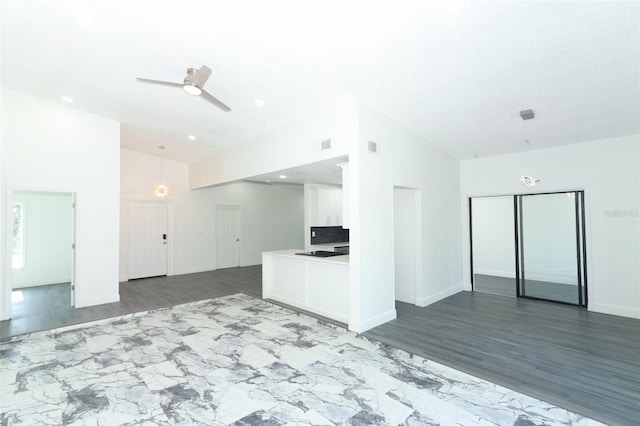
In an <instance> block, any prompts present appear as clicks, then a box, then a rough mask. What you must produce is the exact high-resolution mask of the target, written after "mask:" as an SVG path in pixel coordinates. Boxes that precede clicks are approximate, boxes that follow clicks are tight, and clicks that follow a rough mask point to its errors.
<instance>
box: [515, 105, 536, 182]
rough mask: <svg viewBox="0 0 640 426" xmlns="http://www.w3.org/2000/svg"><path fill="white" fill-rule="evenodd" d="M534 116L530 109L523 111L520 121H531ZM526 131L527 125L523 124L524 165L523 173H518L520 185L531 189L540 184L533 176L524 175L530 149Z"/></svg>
mask: <svg viewBox="0 0 640 426" xmlns="http://www.w3.org/2000/svg"><path fill="white" fill-rule="evenodd" d="M535 116H536V115H535V114H534V112H533V111H532V110H530V109H527V110H524V111H520V117H522V119H523V120H524V121H527V120H533V119H534V118H535ZM528 129H529V127H528V126H527V123H525V128H524V130H525V132H524V143H525V144H526V147H525V153H524V163H525V164H523V171H522V173H520V183H521V184H522V185H523V186H527V187H529V188H533V187H534V186H536V183H538V182H540V179H536V178H534V177H533V176H529V175H525V174H524V167H525V166H526V165H527V164H526V163H527V161H526V160H527V158H528V155H527V154H528V153H529V150H530V149H531V142H530V141H529V139H528V137H529V135H528V133H529V132H528Z"/></svg>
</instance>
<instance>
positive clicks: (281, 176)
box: [278, 175, 287, 179]
mask: <svg viewBox="0 0 640 426" xmlns="http://www.w3.org/2000/svg"><path fill="white" fill-rule="evenodd" d="M278 177H279V178H280V179H286V178H287V175H280V176H278Z"/></svg>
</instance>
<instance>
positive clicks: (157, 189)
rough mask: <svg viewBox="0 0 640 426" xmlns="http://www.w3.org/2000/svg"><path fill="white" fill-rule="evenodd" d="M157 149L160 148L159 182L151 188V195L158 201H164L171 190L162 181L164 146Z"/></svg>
mask: <svg viewBox="0 0 640 426" xmlns="http://www.w3.org/2000/svg"><path fill="white" fill-rule="evenodd" d="M158 148H160V182H159V183H158V184H156V185H155V186H154V187H153V195H154V196H155V197H156V198H158V199H160V200H166V199H167V198H169V196H170V195H171V189H170V188H169V185H167V184H166V183H164V180H163V179H162V166H163V163H164V156H163V152H164V146H163V145H160V146H159V147H158Z"/></svg>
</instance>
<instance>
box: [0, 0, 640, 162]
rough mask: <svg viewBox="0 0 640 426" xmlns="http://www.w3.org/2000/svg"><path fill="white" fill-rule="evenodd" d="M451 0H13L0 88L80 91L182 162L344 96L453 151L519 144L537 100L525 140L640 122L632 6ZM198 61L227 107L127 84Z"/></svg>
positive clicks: (145, 143) (633, 126) (559, 141)
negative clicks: (450, 5) (452, 9)
mask: <svg viewBox="0 0 640 426" xmlns="http://www.w3.org/2000/svg"><path fill="white" fill-rule="evenodd" d="M450 1H454V2H456V1H458V2H459V1H461V0H434V1H397V2H390V1H364V0H353V1H337V0H324V1H322V2H306V1H299V0H286V1H282V0H272V1H260V0H253V1H247V0H245V1H242V0H239V1H229V0H227V1H200V0H192V1H189V2H177V1H158V0H153V1H152V0H136V1H128V2H124V1H112V0H111V1H88V0H83V1H81V0H75V1H71V0H4V1H2V6H1V8H2V9H1V13H2V29H1V31H2V34H1V36H2V52H1V54H2V57H1V59H2V70H1V71H2V84H3V85H4V86H6V87H10V88H13V89H16V90H19V91H22V92H25V93H28V94H32V95H35V96H38V97H41V98H45V99H49V100H52V101H54V102H61V101H60V98H61V96H63V95H68V96H72V97H73V98H74V99H75V102H74V103H73V104H72V105H71V106H70V107H71V108H78V109H82V110H85V111H89V112H93V113H96V114H99V115H103V116H106V117H110V118H113V119H116V120H119V121H120V122H121V123H122V142H121V143H122V146H123V147H126V148H130V149H133V150H137V151H141V152H146V153H150V154H154V155H158V154H159V150H158V148H157V147H158V145H165V146H166V147H167V149H166V150H165V156H166V157H167V158H172V159H175V160H178V161H183V162H192V161H195V160H198V159H201V158H203V157H204V156H207V155H210V154H212V153H214V152H216V151H218V150H221V149H225V148H228V147H229V146H232V145H234V144H238V143H242V142H243V141H244V140H246V139H248V138H250V137H254V136H256V135H259V134H261V133H263V132H267V131H269V130H270V129H273V128H277V127H278V126H279V125H281V124H282V123H285V122H288V121H290V120H292V119H295V117H296V116H297V115H298V114H300V113H302V112H304V111H306V110H309V109H311V108H313V107H314V106H316V105H318V104H319V103H321V102H324V101H325V100H326V99H327V98H329V97H334V96H340V95H357V96H360V97H362V98H363V99H365V100H366V101H367V102H369V103H370V104H372V105H374V106H376V107H377V108H378V109H380V110H381V111H382V112H384V113H386V114H387V115H388V116H390V117H392V118H394V119H396V120H398V121H400V122H401V123H403V124H404V125H406V126H407V127H409V128H411V129H412V130H413V131H415V132H416V133H418V134H419V135H421V136H422V137H424V138H425V139H427V140H429V141H431V142H432V143H434V144H435V145H437V146H440V147H441V148H443V149H444V150H446V151H448V152H450V153H451V154H453V155H454V156H456V157H458V158H471V157H472V156H474V155H475V154H477V155H479V156H481V157H482V156H489V155H495V154H500V153H508V152H515V151H519V150H523V149H524V148H525V144H524V137H525V135H524V132H525V127H524V123H523V121H522V120H521V118H520V116H519V111H520V110H523V109H529V108H531V109H533V110H534V112H535V113H536V118H535V120H533V121H531V122H528V124H529V126H530V127H529V130H528V131H529V134H528V138H529V139H530V140H531V141H532V148H533V149H535V148H545V147H551V146H558V145H563V144H571V143H577V142H582V141H587V140H594V139H600V138H607V137H615V136H622V135H627V134H632V133H640V78H639V76H640V2H638V1H629V2H624V1H589V2H581V1H555V2H542V1H532V2H525V1H472V0H466V4H465V6H464V8H463V9H462V10H461V11H460V12H459V13H457V14H453V15H451V14H447V13H445V12H444V10H443V4H444V3H445V2H450ZM203 64H205V65H207V66H209V67H210V68H211V69H212V70H213V73H212V76H211V78H210V79H209V81H208V82H207V84H206V85H205V88H206V89H207V90H208V91H210V92H211V93H212V94H213V95H214V96H216V97H218V98H219V99H220V100H221V101H222V102H224V103H226V104H227V105H229V106H230V107H231V108H232V111H231V112H229V113H224V112H222V111H221V110H219V109H217V108H215V107H213V106H211V105H210V104H208V103H207V102H205V101H204V100H203V99H198V98H195V97H191V96H188V95H186V94H185V93H183V92H182V91H181V90H179V89H175V88H170V87H163V86H154V85H149V84H142V83H138V82H136V79H135V77H145V78H154V79H160V80H169V81H176V82H180V81H182V79H183V78H184V76H185V73H186V69H187V68H188V67H195V68H198V67H200V66H201V65H203ZM256 98H259V99H262V100H264V102H265V105H264V107H262V108H258V107H256V106H255V105H254V100H255V99H256ZM190 134H193V135H196V136H197V140H196V141H195V142H193V141H189V140H188V139H187V135H190Z"/></svg>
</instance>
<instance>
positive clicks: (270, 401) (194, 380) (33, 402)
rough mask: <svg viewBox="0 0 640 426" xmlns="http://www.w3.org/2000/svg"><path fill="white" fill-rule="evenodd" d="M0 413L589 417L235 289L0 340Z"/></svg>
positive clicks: (255, 418) (190, 420)
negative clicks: (221, 294)
mask: <svg viewBox="0 0 640 426" xmlns="http://www.w3.org/2000/svg"><path fill="white" fill-rule="evenodd" d="M0 373H1V374H0V380H1V382H0V424H1V425H3V426H4V425H7V426H9V425H14V424H20V425H60V424H62V425H124V424H127V425H134V424H135V425H174V424H177V425H229V424H235V425H333V424H353V425H365V424H390V425H396V424H402V425H517V426H533V425H549V426H551V425H597V424H600V423H597V422H595V421H593V420H590V419H588V418H585V417H582V416H579V415H577V414H573V413H571V412H568V411H566V410H564V409H561V408H558V407H554V406H552V405H549V404H547V403H545V402H542V401H539V400H536V399H533V398H531V397H528V396H525V395H522V394H519V393H517V392H514V391H512V390H509V389H506V388H503V387H500V386H498V385H495V384H492V383H489V382H487V381H484V380H481V379H478V378H475V377H473V376H470V375H467V374H465V373H462V372H459V371H457V370H454V369H451V368H448V367H445V366H443V365H441V364H438V363H435V362H432V361H428V360H425V359H423V358H420V357H418V356H411V355H409V354H408V353H406V352H404V351H402V350H399V349H396V348H392V347H389V346H385V345H382V344H377V343H373V342H370V341H368V340H366V339H364V338H363V337H359V336H357V335H355V334H354V333H352V332H349V331H347V330H345V329H342V328H339V327H335V326H333V325H330V324H327V323H325V322H322V321H320V320H318V319H314V318H311V317H308V316H306V315H302V314H299V313H295V312H293V311H291V310H288V309H285V308H283V307H280V306H277V305H274V304H272V303H269V302H265V301H262V300H260V299H256V298H253V297H251V296H247V295H245V294H235V295H230V296H224V297H220V298H217V299H211V300H206V301H201V302H193V303H188V304H184V305H178V306H175V307H171V308H162V309H158V310H152V311H149V312H146V313H137V314H128V315H124V316H121V317H118V318H112V319H106V320H99V321H94V322H92V323H86V324H80V325H76V326H70V327H66V328H59V329H54V330H50V331H46V332H38V333H33V334H29V335H23V336H15V337H10V338H5V339H3V340H0Z"/></svg>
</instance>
